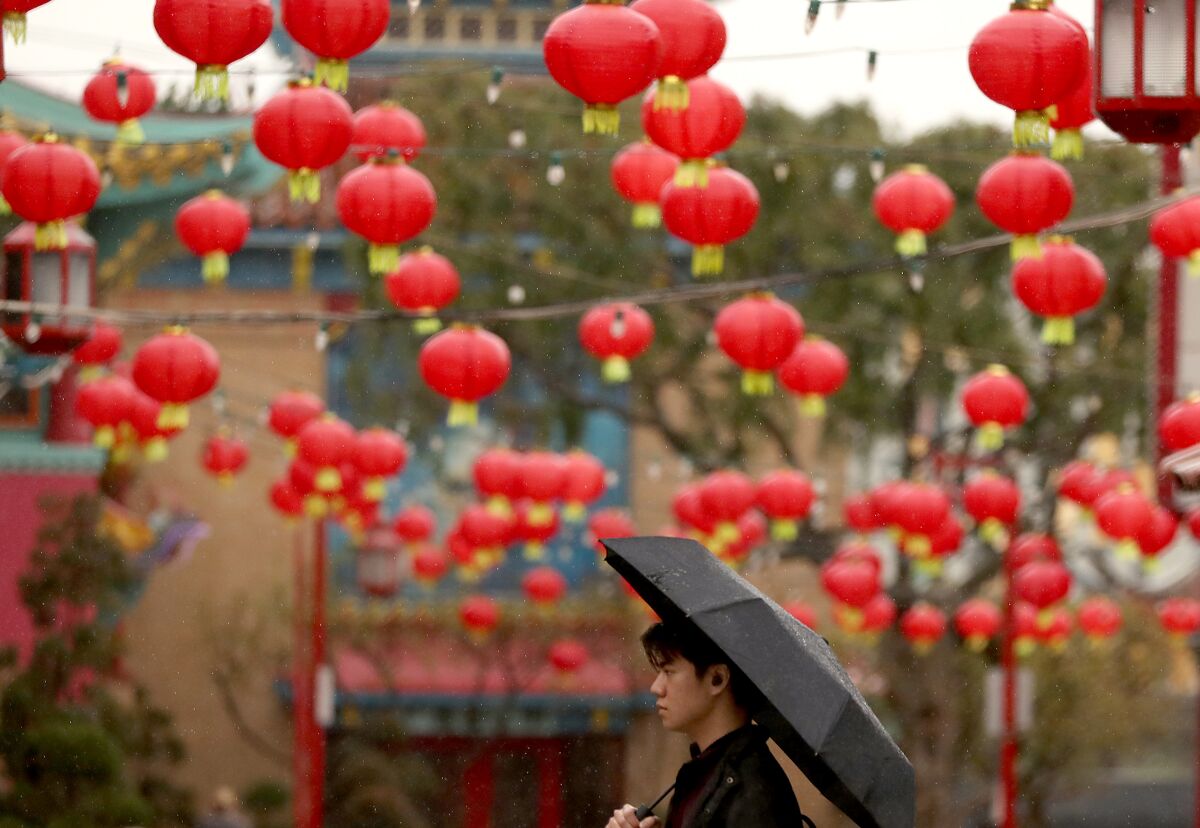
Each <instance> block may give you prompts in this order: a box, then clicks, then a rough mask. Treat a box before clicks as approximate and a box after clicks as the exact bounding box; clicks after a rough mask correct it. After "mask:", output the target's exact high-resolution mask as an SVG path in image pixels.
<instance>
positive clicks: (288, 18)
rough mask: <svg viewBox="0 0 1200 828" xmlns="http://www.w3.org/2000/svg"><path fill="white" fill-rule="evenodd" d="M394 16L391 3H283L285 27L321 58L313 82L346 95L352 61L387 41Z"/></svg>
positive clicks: (330, 0) (363, 0)
mask: <svg viewBox="0 0 1200 828" xmlns="http://www.w3.org/2000/svg"><path fill="white" fill-rule="evenodd" d="M390 13H391V3H389V2H388V0H283V27H284V28H285V29H287V32H288V34H290V35H291V36H292V37H293V38H294V39H295V41H296V42H297V43H299V44H300V45H301V46H303V47H304V48H305V49H308V51H310V52H312V53H313V54H314V55H316V56H317V58H318V60H317V65H316V67H315V68H314V70H313V81H314V82H315V83H324V84H326V85H327V86H328V87H329V88H330V89H336V90H338V91H339V92H345V91H346V89H347V88H348V87H349V85H350V66H349V63H348V61H349V60H350V58H352V57H354V56H356V55H359V54H362V53H363V52H365V51H367V49H370V48H371V47H372V46H373V45H375V41H377V40H379V38H381V37H383V33H384V32H386V31H387V27H388V17H389V16H390Z"/></svg>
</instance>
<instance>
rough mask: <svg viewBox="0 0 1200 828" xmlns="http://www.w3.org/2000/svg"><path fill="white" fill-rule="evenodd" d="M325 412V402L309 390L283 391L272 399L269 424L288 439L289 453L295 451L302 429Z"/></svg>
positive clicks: (268, 412)
mask: <svg viewBox="0 0 1200 828" xmlns="http://www.w3.org/2000/svg"><path fill="white" fill-rule="evenodd" d="M324 413H325V403H324V402H323V401H322V400H321V398H320V397H318V396H317V395H316V394H312V393H310V392H308V391H282V392H280V393H279V394H276V395H275V399H273V400H271V405H270V406H269V407H268V409H267V425H268V426H269V427H270V429H271V431H273V432H275V433H276V434H278V435H279V436H280V437H282V438H283V439H285V440H287V441H288V442H287V451H288V454H289V455H290V454H294V453H295V449H296V446H295V439H296V435H297V434H299V433H300V430H301V429H302V428H304V427H305V426H306V425H308V424H309V423H310V422H312V421H313V420H315V419H316V418H317V417H320V416H321V415H322V414H324Z"/></svg>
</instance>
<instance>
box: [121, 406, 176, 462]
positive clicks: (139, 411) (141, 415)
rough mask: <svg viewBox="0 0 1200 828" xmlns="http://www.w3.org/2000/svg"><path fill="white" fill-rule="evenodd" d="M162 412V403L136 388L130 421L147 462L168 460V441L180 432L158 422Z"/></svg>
mask: <svg viewBox="0 0 1200 828" xmlns="http://www.w3.org/2000/svg"><path fill="white" fill-rule="evenodd" d="M160 413H162V403H160V402H158V401H156V400H152V399H150V398H149V397H147V396H146V395H145V394H143V393H142V392H141V391H138V390H137V389H136V388H135V389H134V400H133V409H132V411H131V412H130V414H129V420H128V423H129V427H130V428H131V429H132V430H133V434H134V436H135V437H136V438H137V444H138V448H139V449H141V452H142V457H144V458H145V459H146V462H147V463H158V462H161V461H163V460H166V459H167V441H168V440H170V439H171V438H172V437H175V436H176V435H177V434H179V429H177V428H163V427H162V426H160V425H159V424H158V416H159V414H160ZM118 433H119V432H118Z"/></svg>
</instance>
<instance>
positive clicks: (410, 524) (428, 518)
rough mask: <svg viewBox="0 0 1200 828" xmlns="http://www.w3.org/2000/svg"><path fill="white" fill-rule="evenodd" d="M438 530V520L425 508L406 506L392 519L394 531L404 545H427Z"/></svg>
mask: <svg viewBox="0 0 1200 828" xmlns="http://www.w3.org/2000/svg"><path fill="white" fill-rule="evenodd" d="M436 529H437V518H436V517H434V514H433V512H432V511H431V510H430V509H428V508H427V507H425V506H419V505H416V504H414V505H412V506H406V507H405V508H403V509H401V510H400V511H399V512H397V513H396V517H394V518H393V519H392V531H393V532H395V533H396V537H398V538H400V540H401V541H403V542H404V543H410V544H418V543H425V542H426V541H428V540H429V539H430V538H432V537H433V533H434V530H436Z"/></svg>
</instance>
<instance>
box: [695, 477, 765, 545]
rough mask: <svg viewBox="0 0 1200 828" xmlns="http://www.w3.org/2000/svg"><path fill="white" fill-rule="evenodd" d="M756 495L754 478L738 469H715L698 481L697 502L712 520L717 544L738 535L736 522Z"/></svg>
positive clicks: (731, 541) (747, 509)
mask: <svg viewBox="0 0 1200 828" xmlns="http://www.w3.org/2000/svg"><path fill="white" fill-rule="evenodd" d="M757 495H758V492H757V489H756V487H755V485H754V481H753V480H751V479H750V478H749V477H747V476H746V475H744V474H742V473H741V472H739V471H733V470H730V469H726V470H724V471H716V472H713V473H712V474H709V475H707V476H706V477H705V478H704V479H703V480H701V481H700V506H701V507H702V508H703V509H704V512H705V514H707V515H708V516H709V517H710V518H711V519H712V521H713V524H714V525H713V530H712V535H713V540H714V541H715V542H716V544H717V545H718V546H721V547H723V546H725V545H726V544H729V543H733V542H735V541H737V540H738V538H740V537H741V532H739V531H738V527H737V522H738V520H740V519H741V517H742V515H744V514H745V513H746V512H747V511H749V510H750V509H751V508H753V506H754V501H755V498H756V497H757Z"/></svg>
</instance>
